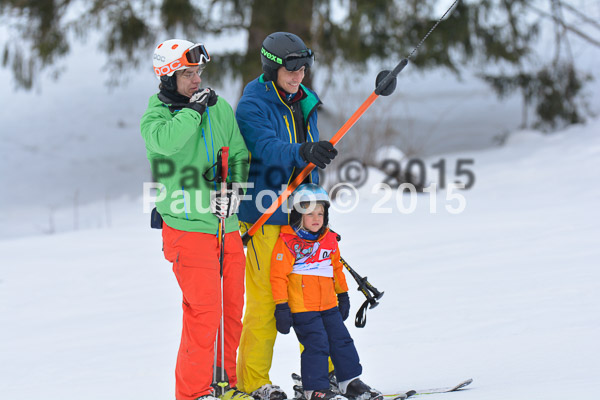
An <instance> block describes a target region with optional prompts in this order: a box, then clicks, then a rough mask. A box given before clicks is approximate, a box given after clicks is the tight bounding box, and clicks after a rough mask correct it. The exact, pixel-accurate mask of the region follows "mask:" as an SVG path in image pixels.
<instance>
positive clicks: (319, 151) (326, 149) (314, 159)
mask: <svg viewBox="0 0 600 400" xmlns="http://www.w3.org/2000/svg"><path fill="white" fill-rule="evenodd" d="M299 152H300V157H302V159H303V160H304V161H305V162H306V163H313V164H315V165H316V166H317V167H319V168H325V165H326V164H329V163H330V162H331V160H333V159H334V158H335V156H337V153H338V151H337V149H336V148H335V147H333V145H332V144H331V143H329V142H328V141H326V140H321V141H320V142H306V143H302V144H301V145H300V149H299Z"/></svg>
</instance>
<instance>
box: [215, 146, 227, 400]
mask: <svg viewBox="0 0 600 400" xmlns="http://www.w3.org/2000/svg"><path fill="white" fill-rule="evenodd" d="M228 159H229V147H222V148H221V150H220V151H219V154H218V156H217V171H218V172H217V177H218V178H219V180H220V182H221V196H222V198H225V197H226V196H227V171H228V169H229V164H228ZM219 230H220V232H219V235H218V243H219V249H220V254H219V266H220V275H221V324H220V326H219V334H220V335H217V341H218V339H219V336H220V343H221V376H220V380H219V381H217V351H216V347H217V341H215V365H214V369H213V380H214V382H213V383H214V384H215V389H216V388H217V387H218V388H219V393H217V396H222V395H224V394H225V388H226V386H227V381H226V379H225V314H224V309H223V264H224V262H225V218H221V220H220V223H219Z"/></svg>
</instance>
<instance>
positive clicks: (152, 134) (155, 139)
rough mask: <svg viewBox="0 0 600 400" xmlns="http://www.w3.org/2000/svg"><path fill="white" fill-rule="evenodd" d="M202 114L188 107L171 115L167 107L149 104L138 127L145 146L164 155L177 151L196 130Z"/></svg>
mask: <svg viewBox="0 0 600 400" xmlns="http://www.w3.org/2000/svg"><path fill="white" fill-rule="evenodd" d="M200 122H202V116H201V115H200V114H199V113H198V112H196V111H194V110H192V109H188V108H184V109H183V110H181V111H179V112H178V113H177V114H176V115H175V116H174V117H171V113H170V112H169V109H168V108H166V107H164V106H162V105H159V106H149V107H148V110H146V113H144V116H143V117H142V120H141V123H140V129H141V132H142V137H143V138H144V141H145V142H146V148H147V149H148V150H150V151H152V152H154V153H157V154H162V155H165V156H170V155H173V154H175V153H177V152H179V151H180V150H181V149H182V148H183V147H184V146H185V144H186V143H187V141H188V140H189V139H190V138H191V137H192V136H193V135H194V134H195V133H196V132H197V131H198V125H200Z"/></svg>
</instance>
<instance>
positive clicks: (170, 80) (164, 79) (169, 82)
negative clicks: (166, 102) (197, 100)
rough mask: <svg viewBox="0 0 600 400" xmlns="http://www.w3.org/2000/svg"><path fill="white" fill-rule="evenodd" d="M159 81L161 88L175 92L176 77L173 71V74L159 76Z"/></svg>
mask: <svg viewBox="0 0 600 400" xmlns="http://www.w3.org/2000/svg"><path fill="white" fill-rule="evenodd" d="M160 83H161V85H162V88H163V89H165V90H167V91H169V92H177V77H176V76H175V73H173V75H171V76H168V75H163V76H161V77H160Z"/></svg>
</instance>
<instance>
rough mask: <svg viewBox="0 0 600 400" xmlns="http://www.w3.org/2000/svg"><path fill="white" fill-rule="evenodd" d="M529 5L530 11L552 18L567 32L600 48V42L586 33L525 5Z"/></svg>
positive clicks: (542, 11)
mask: <svg viewBox="0 0 600 400" xmlns="http://www.w3.org/2000/svg"><path fill="white" fill-rule="evenodd" d="M524 4H526V5H527V7H529V8H530V9H532V10H533V11H535V12H537V13H538V14H539V15H541V16H542V17H546V18H550V19H552V20H554V22H556V23H557V24H559V25H561V26H562V27H563V28H565V29H566V30H568V31H570V32H572V33H574V34H575V35H577V36H579V37H580V38H582V39H584V40H585V41H587V42H589V43H591V44H593V45H594V46H596V47H600V40H597V39H594V38H593V37H591V36H589V35H588V34H586V33H583V32H581V31H580V30H579V29H577V28H575V27H574V26H571V25H568V24H567V23H566V22H565V21H563V20H562V19H561V18H558V17H556V16H554V15H552V14H550V13H548V12H546V11H544V10H540V9H539V8H537V7H535V6H532V5H531V4H528V3H524Z"/></svg>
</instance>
